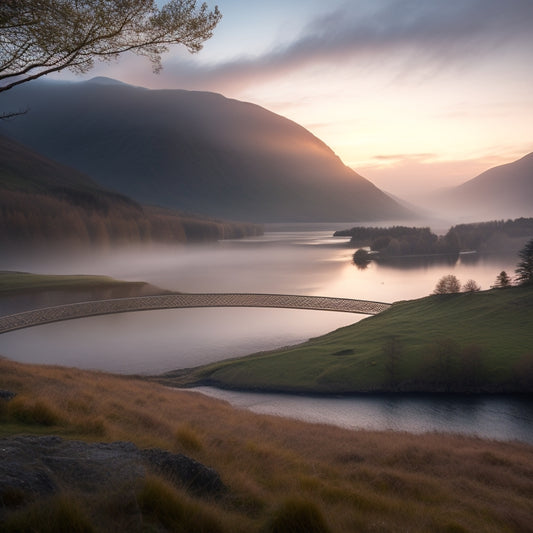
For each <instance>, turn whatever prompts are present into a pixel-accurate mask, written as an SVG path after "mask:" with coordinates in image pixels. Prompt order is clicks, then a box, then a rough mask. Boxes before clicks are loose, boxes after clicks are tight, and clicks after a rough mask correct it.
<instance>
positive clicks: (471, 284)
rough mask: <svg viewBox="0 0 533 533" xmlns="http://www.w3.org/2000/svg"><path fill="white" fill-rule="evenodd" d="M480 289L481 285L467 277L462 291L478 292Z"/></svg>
mask: <svg viewBox="0 0 533 533" xmlns="http://www.w3.org/2000/svg"><path fill="white" fill-rule="evenodd" d="M480 290H481V287H480V286H479V284H478V283H477V282H476V281H475V280H473V279H469V280H468V281H467V282H466V283H465V284H464V285H463V292H478V291H480Z"/></svg>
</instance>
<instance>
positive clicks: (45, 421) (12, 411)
mask: <svg viewBox="0 0 533 533" xmlns="http://www.w3.org/2000/svg"><path fill="white" fill-rule="evenodd" d="M8 416H9V417H10V418H12V419H14V420H16V421H18V422H22V423H24V424H37V425H42V426H59V425H60V424H61V422H62V418H61V416H60V415H59V413H58V412H57V410H56V409H55V408H54V407H52V406H51V405H50V403H49V402H47V401H46V400H44V399H39V400H36V401H33V400H31V399H29V398H26V397H24V396H16V397H15V398H14V399H13V400H11V401H10V402H9V405H8Z"/></svg>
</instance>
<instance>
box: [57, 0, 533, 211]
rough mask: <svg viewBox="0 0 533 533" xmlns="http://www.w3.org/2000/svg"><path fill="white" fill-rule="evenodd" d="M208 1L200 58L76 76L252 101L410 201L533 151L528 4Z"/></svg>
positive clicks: (532, 14) (106, 67) (532, 36)
mask: <svg viewBox="0 0 533 533" xmlns="http://www.w3.org/2000/svg"><path fill="white" fill-rule="evenodd" d="M158 2H159V4H163V3H165V2H164V0H158ZM207 3H208V5H210V6H214V5H215V4H216V5H218V7H219V9H220V11H221V13H222V16H223V18H222V20H221V22H220V23H219V25H218V26H217V28H216V29H215V32H214V35H213V37H212V38H211V39H210V40H208V41H207V42H206V43H205V45H204V47H203V49H202V50H201V51H200V52H198V53H196V54H190V53H188V52H187V50H186V49H185V48H183V47H174V48H173V49H172V50H171V52H169V53H168V54H166V55H165V56H164V57H163V71H162V72H161V73H160V74H158V75H156V74H153V73H152V70H151V66H150V64H149V62H148V61H147V60H146V59H144V58H141V57H138V56H134V55H131V56H124V57H122V58H121V59H120V61H118V62H115V63H110V64H100V65H98V66H96V67H95V68H94V69H93V70H92V71H91V72H90V73H88V75H85V76H84V77H85V78H90V77H93V76H109V77H112V78H115V79H119V80H121V81H124V82H126V83H131V84H135V85H141V86H144V87H149V88H154V89H157V88H179V89H189V90H202V91H213V92H217V93H221V94H223V95H224V96H226V97H228V98H235V99H238V100H242V101H247V102H253V103H255V104H258V105H261V106H263V107H265V108H267V109H269V110H270V111H273V112H275V113H278V114H280V115H283V116H285V117H287V118H289V119H291V120H294V121H296V122H298V123H299V124H301V125H302V126H304V127H305V128H307V129H308V130H309V131H311V132H312V133H313V134H314V135H316V136H317V137H319V138H320V139H322V140H323V141H324V142H326V143H327V144H328V145H329V146H330V147H331V148H332V150H333V151H334V152H335V153H336V154H337V155H338V156H339V157H340V158H341V159H342V160H343V161H344V163H345V164H347V165H348V166H350V167H352V168H353V169H354V170H356V171H357V172H358V173H360V174H361V175H363V176H364V177H366V178H368V179H369V180H370V181H372V182H373V183H374V184H376V185H377V186H378V187H380V188H382V189H384V190H386V191H388V192H391V193H393V194H396V195H399V196H401V197H402V198H405V199H407V200H409V199H411V200H413V201H414V200H417V199H419V198H420V197H423V195H424V194H425V193H426V191H429V190H432V189H438V188H440V187H447V186H454V185H457V184H459V183H463V182H464V181H467V180H468V179H471V178H473V177H475V176H476V175H478V174H479V173H481V172H483V171H484V170H487V169H488V168H490V167H493V166H496V165H499V164H503V163H508V162H511V161H514V160H516V159H519V158H520V157H522V156H524V155H526V154H527V153H529V152H532V151H533V30H532V28H533V0H446V1H444V0H352V1H345V0H328V2H324V1H323V0H291V1H287V0H269V1H268V2H266V1H260V0H247V1H243V0H218V1H217V2H212V1H211V0H209V1H208V2H207ZM62 76H63V77H68V75H65V74H62Z"/></svg>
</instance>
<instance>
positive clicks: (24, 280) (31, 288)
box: [0, 271, 146, 296]
mask: <svg viewBox="0 0 533 533" xmlns="http://www.w3.org/2000/svg"><path fill="white" fill-rule="evenodd" d="M143 285H146V284H145V283H144V282H128V281H119V280H116V279H114V278H111V277H108V276H88V275H69V276H56V275H46V274H31V273H28V272H12V271H0V296H3V295H8V294H13V293H21V292H35V291H49V290H70V289H75V290H86V289H99V288H104V289H108V288H117V287H118V288H119V287H124V288H126V287H137V286H138V287H141V286H143Z"/></svg>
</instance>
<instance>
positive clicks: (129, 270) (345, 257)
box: [0, 225, 516, 373]
mask: <svg viewBox="0 0 533 533" xmlns="http://www.w3.org/2000/svg"><path fill="white" fill-rule="evenodd" d="M340 227H341V228H346V227H350V226H349V225H341V226H340ZM274 229H275V231H269V232H267V233H266V234H265V235H264V236H262V237H254V238H249V239H243V240H235V241H222V242H219V243H215V244H206V245H196V246H151V247H144V248H142V249H139V248H124V249H120V250H113V251H99V252H94V251H93V252H91V253H79V252H74V251H70V252H69V251H66V250H63V251H61V252H59V251H53V250H51V251H48V253H43V252H42V251H40V252H39V253H38V254H34V255H33V256H32V254H26V255H24V256H23V255H18V256H16V255H13V256H9V257H7V256H4V257H2V258H1V259H0V269H2V270H19V271H28V272H35V273H42V274H102V275H109V276H112V277H114V278H117V279H122V280H127V281H146V282H149V283H152V284H154V285H157V286H159V287H161V288H163V289H168V290H173V291H183V292H252V293H255V292H257V293H283V294H304V295H305V294H307V295H319V296H336V297H346V298H356V299H367V300H374V301H381V302H394V301H398V300H403V299H412V298H417V297H422V296H425V295H427V294H430V293H431V292H432V290H433V288H434V286H435V284H436V282H437V280H438V279H439V278H440V277H441V276H443V275H444V274H448V273H453V274H455V275H456V276H457V277H458V278H459V279H460V280H461V281H463V282H465V281H467V280H468V279H470V278H472V279H475V280H476V281H477V282H478V283H479V284H480V285H481V286H482V288H484V289H487V288H489V287H490V285H491V284H493V283H494V280H495V279H496V276H497V274H498V273H499V272H500V271H501V270H506V271H507V272H509V273H512V272H513V271H514V266H515V263H516V258H515V257H513V256H481V257H480V256H477V255H461V256H459V258H458V259H450V258H445V257H434V258H428V259H425V260H423V261H420V260H417V261H413V260H411V261H403V262H396V263H388V264H381V263H375V262H371V263H370V264H369V266H368V268H366V269H364V270H359V269H358V268H357V267H356V266H355V265H354V264H353V263H352V254H353V249H351V248H349V247H347V242H348V239H347V238H340V237H339V238H336V237H333V236H332V235H333V232H334V231H335V230H336V229H339V226H333V227H331V226H328V227H327V228H324V227H323V226H317V225H314V226H303V227H302V226H301V225H300V226H294V227H292V228H289V230H286V229H285V230H283V231H281V230H280V229H279V228H277V227H276V228H274ZM305 230H307V231H305ZM363 318H364V316H363V315H355V314H349V313H335V312H321V311H300V310H287V309H238V308H231V309H230V308H222V309H181V310H165V311H147V312H136V313H126V314H119V315H106V316H101V317H92V318H85V319H79V320H71V321H67V322H62V323H55V324H48V325H43V326H38V327H34V328H29V329H26V330H19V331H14V332H11V333H6V334H3V335H1V336H0V354H3V355H5V356H7V357H10V358H12V359H16V360H19V361H25V362H38V363H50V364H61V365H67V366H77V367H81V368H94V369H100V370H106V371H112V372H120V373H158V372H163V371H167V370H173V369H176V368H186V367H191V366H197V365H201V364H205V363H208V362H212V361H216V360H220V359H226V358H229V357H235V356H240V355H246V354H249V353H253V352H256V351H262V350H269V349H274V348H277V347H280V346H286V345H290V344H296V343H299V342H303V341H305V340H307V339H308V338H310V337H315V336H318V335H321V334H324V333H327V332H328V331H332V330H334V329H336V328H338V327H341V326H345V325H348V324H352V323H354V322H356V321H358V320H362V319H363Z"/></svg>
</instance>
